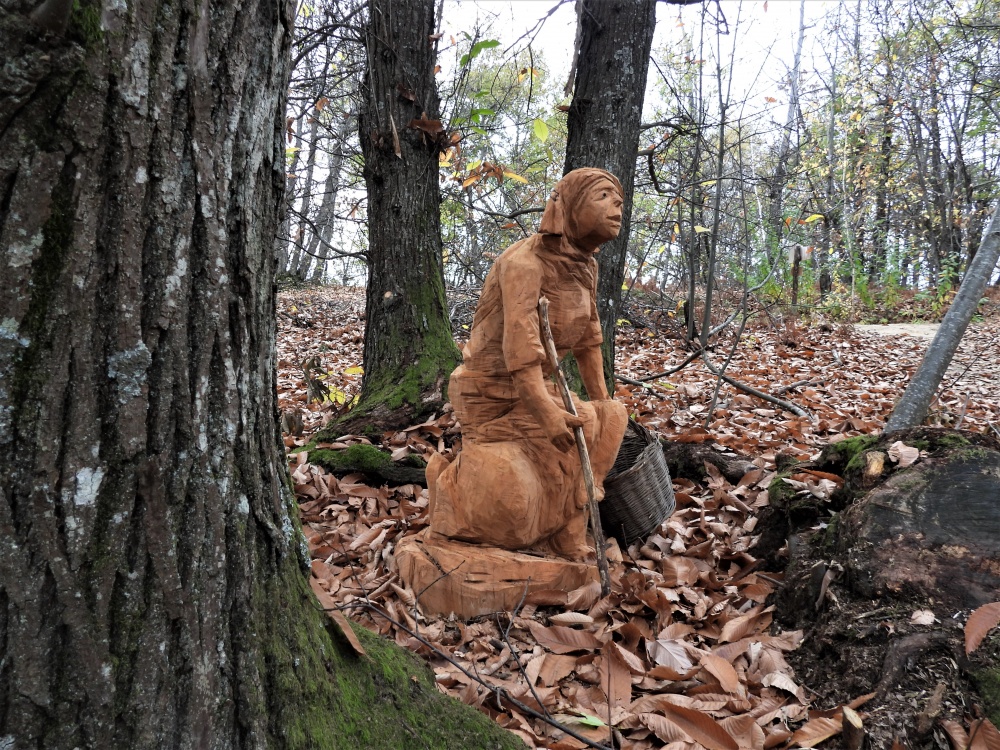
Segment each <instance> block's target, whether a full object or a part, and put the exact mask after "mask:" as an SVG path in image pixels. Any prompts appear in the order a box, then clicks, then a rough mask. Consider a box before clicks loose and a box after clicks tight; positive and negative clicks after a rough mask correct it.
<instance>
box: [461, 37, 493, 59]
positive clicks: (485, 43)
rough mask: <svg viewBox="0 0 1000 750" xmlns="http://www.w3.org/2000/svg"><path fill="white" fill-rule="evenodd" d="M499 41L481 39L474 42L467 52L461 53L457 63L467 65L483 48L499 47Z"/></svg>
mask: <svg viewBox="0 0 1000 750" xmlns="http://www.w3.org/2000/svg"><path fill="white" fill-rule="evenodd" d="M499 46H500V41H499V40H497V39H483V40H482V41H481V42H476V43H475V44H473V45H472V49H470V50H469V52H468V54H465V55H462V58H461V59H460V60H459V61H458V64H459V65H467V64H468V63H469V62H471V61H472V60H475V59H476V57H477V56H478V55H479V53H480V52H482V51H483V50H484V49H492V48H493V47H499Z"/></svg>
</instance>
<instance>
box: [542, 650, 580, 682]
mask: <svg viewBox="0 0 1000 750" xmlns="http://www.w3.org/2000/svg"><path fill="white" fill-rule="evenodd" d="M576 663H577V657H575V656H564V655H561V654H545V661H543V662H542V668H541V669H539V670H538V677H539V679H541V681H542V684H543V685H545V686H546V687H551V686H552V685H555V684H556V683H557V682H559V681H560V680H562V679H563V678H564V677H567V676H568V675H569V674H570V673H571V672H572V671H573V670H574V669H575V668H576Z"/></svg>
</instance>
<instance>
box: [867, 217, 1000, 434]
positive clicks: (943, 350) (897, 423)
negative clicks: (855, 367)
mask: <svg viewBox="0 0 1000 750" xmlns="http://www.w3.org/2000/svg"><path fill="white" fill-rule="evenodd" d="M998 258H1000V203H997V204H996V205H994V207H993V218H992V219H991V220H990V225H989V228H988V229H987V230H986V232H985V233H984V234H983V241H982V243H981V244H980V246H979V251H978V252H977V253H976V256H975V257H974V258H973V259H972V263H971V264H969V268H968V270H967V271H966V273H965V279H964V280H963V281H962V285H961V286H960V287H959V289H958V293H957V294H956V295H955V299H954V301H953V302H952V303H951V307H950V308H948V312H947V313H945V316H944V319H943V320H942V321H941V326H940V327H939V328H938V332H937V334H936V335H935V336H934V340H933V341H932V342H931V344H930V346H929V347H928V348H927V354H925V355H924V359H923V361H922V362H921V363H920V367H919V368H918V369H917V372H916V374H914V376H913V379H912V380H910V384H909V386H907V388H906V392H905V393H904V394H903V397H902V398H901V399H900V400H899V403H898V404H896V408H895V409H893V410H892V414H891V415H890V416H889V421H888V422H887V423H886V425H885V430H884V432H885V434H888V433H890V432H895V431H897V430H901V429H903V428H906V427H916V426H917V425H919V424H920V423H921V422H923V421H924V417H926V416H927V410H928V409H929V408H930V404H931V401H932V400H933V398H934V394H935V393H936V392H937V388H938V386H939V385H940V384H941V379H942V378H943V377H944V374H945V372H947V370H948V365H949V364H951V359H952V357H954V356H955V350H956V349H958V344H959V342H960V341H961V340H962V335H963V334H964V333H965V329H966V328H967V327H968V325H969V321H970V320H972V316H973V314H975V312H976V308H977V307H978V306H979V300H980V298H982V296H983V290H984V289H985V288H986V284H987V283H988V282H989V280H990V277H991V276H992V275H993V270H994V269H995V268H996V265H997V260H998Z"/></svg>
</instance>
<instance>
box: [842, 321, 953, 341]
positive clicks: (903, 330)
mask: <svg viewBox="0 0 1000 750" xmlns="http://www.w3.org/2000/svg"><path fill="white" fill-rule="evenodd" d="M854 327H855V328H857V329H858V330H859V331H866V332H868V333H877V334H879V335H881V336H899V335H905V336H913V337H915V338H919V339H927V340H928V341H930V340H931V339H933V338H934V334H936V333H937V329H938V324H937V323H890V324H889V325H856V326H854Z"/></svg>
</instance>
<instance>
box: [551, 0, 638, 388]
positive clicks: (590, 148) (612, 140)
mask: <svg viewBox="0 0 1000 750" xmlns="http://www.w3.org/2000/svg"><path fill="white" fill-rule="evenodd" d="M577 23H578V24H579V29H578V31H577V63H576V77H575V83H574V89H573V101H572V102H571V104H570V108H569V123H568V124H569V132H568V137H567V141H566V162H565V166H564V169H563V172H564V173H568V172H570V171H572V170H574V169H577V168H579V167H599V168H601V169H606V170H608V171H609V172H611V173H612V174H613V175H615V177H617V178H618V179H619V180H620V181H621V184H622V190H623V191H624V193H625V195H624V205H623V206H622V228H621V232H620V233H619V234H618V237H617V238H616V239H614V240H612V241H611V242H607V243H605V244H604V246H603V248H602V249H601V253H600V255H599V256H598V263H599V264H600V275H599V277H598V281H597V311H598V313H599V314H600V316H601V328H602V329H603V331H604V346H603V351H604V376H605V378H606V379H607V381H608V392H609V393H614V382H613V381H614V377H613V373H614V361H615V322H616V321H617V320H618V316H619V315H618V312H619V309H620V306H621V296H622V281H623V280H624V278H625V259H626V254H627V250H628V240H629V231H630V226H631V221H632V194H633V187H634V184H635V161H636V152H637V151H638V150H639V129H640V125H641V117H642V102H643V99H644V97H645V94H646V73H647V71H648V70H649V51H650V48H651V47H652V44H653V30H654V29H655V27H656V0H601V1H600V2H595V1H594V0H577ZM574 364H575V363H574ZM574 380H577V381H578V380H579V379H578V378H574Z"/></svg>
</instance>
